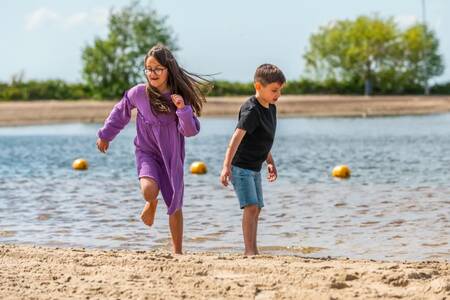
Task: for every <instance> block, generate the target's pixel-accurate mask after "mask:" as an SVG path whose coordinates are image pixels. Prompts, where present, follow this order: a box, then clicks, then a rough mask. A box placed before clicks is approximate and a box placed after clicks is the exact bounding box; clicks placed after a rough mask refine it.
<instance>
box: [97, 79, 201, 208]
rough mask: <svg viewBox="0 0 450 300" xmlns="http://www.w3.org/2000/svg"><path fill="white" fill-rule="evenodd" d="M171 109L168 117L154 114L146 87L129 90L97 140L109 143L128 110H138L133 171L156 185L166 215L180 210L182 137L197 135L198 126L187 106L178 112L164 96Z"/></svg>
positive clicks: (127, 118)
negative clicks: (134, 169)
mask: <svg viewBox="0 0 450 300" xmlns="http://www.w3.org/2000/svg"><path fill="white" fill-rule="evenodd" d="M163 96H164V98H166V100H167V102H168V103H169V106H170V112H169V113H156V112H153V110H152V108H151V106H150V102H149V98H148V95H147V92H146V85H145V84H139V85H136V86H134V87H132V88H131V89H130V90H128V91H127V92H126V93H125V94H124V96H123V98H122V100H120V102H119V103H117V104H116V105H115V106H114V108H113V110H112V111H111V113H110V114H109V116H108V118H107V119H106V121H105V124H104V126H103V127H102V128H101V129H100V130H99V131H98V137H99V138H101V139H104V140H107V141H112V140H113V139H114V138H115V137H116V135H117V134H118V133H119V132H120V131H121V130H122V129H123V128H124V127H125V125H127V124H128V122H129V121H130V118H131V110H132V109H133V108H136V109H137V117H136V131H137V135H136V137H135V139H134V145H135V146H136V151H135V153H136V167H137V173H138V176H139V178H142V177H149V178H152V179H153V180H155V181H156V182H157V183H158V187H159V189H160V190H161V194H162V197H163V199H164V202H165V203H166V205H167V213H168V214H169V215H171V214H173V213H175V212H176V211H177V210H178V209H180V208H181V207H182V206H183V191H184V183H183V164H184V137H189V136H194V135H196V134H197V133H198V132H199V131H200V122H199V121H198V119H197V117H196V116H195V115H194V113H193V111H192V107H191V106H190V105H186V106H185V107H184V108H183V109H177V108H176V106H175V105H174V104H173V102H172V100H171V98H170V94H169V93H168V94H164V95H163Z"/></svg>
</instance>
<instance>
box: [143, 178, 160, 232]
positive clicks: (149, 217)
mask: <svg viewBox="0 0 450 300" xmlns="http://www.w3.org/2000/svg"><path fill="white" fill-rule="evenodd" d="M140 183H141V192H142V195H143V196H144V199H145V201H146V203H145V206H144V209H143V210H142V212H141V219H142V221H143V222H144V224H145V225H148V226H152V225H153V222H154V220H155V213H156V206H157V205H158V200H157V199H156V197H158V193H159V187H158V184H157V183H156V181H155V180H154V179H152V178H150V177H142V178H141V179H140Z"/></svg>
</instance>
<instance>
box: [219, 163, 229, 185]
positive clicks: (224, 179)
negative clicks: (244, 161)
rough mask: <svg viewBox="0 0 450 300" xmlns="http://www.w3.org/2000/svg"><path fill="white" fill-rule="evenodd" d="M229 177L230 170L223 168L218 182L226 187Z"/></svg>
mask: <svg viewBox="0 0 450 300" xmlns="http://www.w3.org/2000/svg"><path fill="white" fill-rule="evenodd" d="M230 177H231V168H229V167H223V169H222V173H220V182H221V183H222V184H223V186H228V182H229V181H230Z"/></svg>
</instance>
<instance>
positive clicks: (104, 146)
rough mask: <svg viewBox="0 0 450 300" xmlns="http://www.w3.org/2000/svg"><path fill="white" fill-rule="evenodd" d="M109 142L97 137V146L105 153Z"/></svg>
mask: <svg viewBox="0 0 450 300" xmlns="http://www.w3.org/2000/svg"><path fill="white" fill-rule="evenodd" d="M108 147H109V142H108V141H107V140H102V139H100V138H98V139H97V148H98V150H99V151H100V152H102V153H106V150H108Z"/></svg>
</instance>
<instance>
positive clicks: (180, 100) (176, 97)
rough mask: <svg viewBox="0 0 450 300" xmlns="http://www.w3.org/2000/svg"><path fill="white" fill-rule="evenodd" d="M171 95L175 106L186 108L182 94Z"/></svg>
mask: <svg viewBox="0 0 450 300" xmlns="http://www.w3.org/2000/svg"><path fill="white" fill-rule="evenodd" d="M170 97H171V98H172V102H173V104H175V106H176V107H177V108H178V109H183V108H184V106H185V104H184V99H183V97H181V96H180V95H177V94H173V95H171V96H170Z"/></svg>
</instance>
